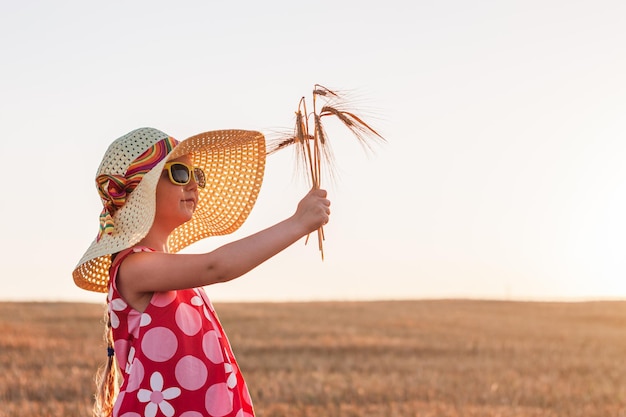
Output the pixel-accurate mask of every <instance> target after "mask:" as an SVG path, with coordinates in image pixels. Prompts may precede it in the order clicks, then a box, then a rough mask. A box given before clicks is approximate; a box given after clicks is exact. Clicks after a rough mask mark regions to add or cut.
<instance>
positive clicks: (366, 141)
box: [268, 84, 385, 260]
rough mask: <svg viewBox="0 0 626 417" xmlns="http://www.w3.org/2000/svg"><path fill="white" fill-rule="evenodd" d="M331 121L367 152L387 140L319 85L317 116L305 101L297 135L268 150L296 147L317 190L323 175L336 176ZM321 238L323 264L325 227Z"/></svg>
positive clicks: (319, 233) (315, 94) (298, 117)
mask: <svg viewBox="0 0 626 417" xmlns="http://www.w3.org/2000/svg"><path fill="white" fill-rule="evenodd" d="M318 100H323V101H324V103H323V105H322V106H321V108H320V110H319V111H318V110H317V108H318V103H317V101H318ZM311 117H312V118H313V129H312V133H311V129H310V127H309V119H310V118H311ZM327 117H335V118H336V119H338V120H339V121H340V122H341V123H342V124H343V125H344V126H345V127H347V128H348V130H350V132H352V134H353V135H354V136H355V137H356V138H357V139H358V141H359V143H360V144H361V145H362V146H364V147H365V148H366V149H369V150H371V149H372V147H371V143H370V142H371V141H372V140H382V141H385V138H383V136H381V135H380V134H379V133H378V132H377V131H376V130H374V129H373V128H372V127H371V126H370V125H368V124H367V123H366V122H365V121H364V120H363V118H362V117H360V116H358V115H357V114H356V113H355V112H354V111H353V110H351V108H350V105H349V103H348V102H347V101H346V100H345V98H344V97H343V96H342V95H341V94H339V93H337V92H335V91H332V90H330V89H328V88H326V87H324V86H322V85H319V84H315V86H314V89H313V112H312V113H311V114H309V113H308V112H307V106H306V99H305V97H302V98H301V99H300V102H299V103H298V109H297V111H296V123H295V128H294V130H293V133H292V134H290V135H287V136H285V137H281V138H279V140H277V141H274V142H273V143H270V144H269V146H268V154H272V153H274V152H277V151H279V150H281V149H284V148H287V147H291V146H295V147H296V154H297V160H298V162H299V163H300V164H302V166H305V167H306V170H307V171H308V173H309V177H308V179H309V181H310V183H311V186H312V187H313V188H314V189H318V188H320V186H321V182H322V171H325V172H328V173H329V174H330V175H331V176H333V175H334V173H335V169H334V165H335V159H334V156H333V153H332V150H331V147H330V141H329V138H328V135H327V133H326V130H325V129H324V125H323V123H322V119H324V118H327ZM317 237H318V248H319V251H320V253H321V256H322V260H323V259H324V247H323V241H324V228H323V227H320V228H319V229H318V231H317ZM308 238H309V237H308V236H307V239H306V242H308Z"/></svg>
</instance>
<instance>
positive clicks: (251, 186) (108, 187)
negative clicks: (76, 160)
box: [72, 128, 265, 292]
mask: <svg viewBox="0 0 626 417" xmlns="http://www.w3.org/2000/svg"><path fill="white" fill-rule="evenodd" d="M188 154H189V155H190V156H191V160H192V165H193V166H198V167H200V168H202V169H203V170H204V172H205V174H206V186H205V187H204V188H198V204H197V206H196V210H195V212H194V214H193V217H192V219H191V220H189V221H188V222H186V223H184V224H182V225H181V226H179V227H178V228H177V229H175V230H174V231H173V232H172V234H171V235H170V237H169V240H168V248H169V250H170V252H172V253H175V252H178V251H180V250H181V249H183V248H185V247H187V246H189V245H191V244H192V243H194V242H196V241H198V240H200V239H203V238H205V237H208V236H217V235H225V234H228V233H232V232H234V231H235V230H237V229H238V228H239V227H240V226H241V225H242V224H243V222H244V221H245V220H246V218H247V217H248V215H249V214H250V211H251V210H252V207H253V206H254V203H255V202H256V199H257V196H258V194H259V190H260V188H261V183H262V182H263V173H264V169H265V138H264V137H263V134H261V133H259V132H254V131H247V130H217V131H211V132H205V133H200V134H198V135H195V136H192V137H190V138H188V139H186V140H184V141H182V142H180V143H179V142H178V141H176V140H175V139H173V138H171V137H170V136H168V135H167V134H165V133H163V132H161V131H159V130H156V129H153V128H141V129H137V130H134V131H132V132H130V133H128V134H126V135H124V136H122V137H121V138H119V139H117V140H115V141H114V142H113V143H112V144H111V146H109V148H108V149H107V151H106V153H105V155H104V158H103V159H102V163H101V164H100V168H99V169H98V173H97V175H96V183H97V186H98V190H99V192H100V195H101V198H102V201H103V205H104V209H103V212H102V214H101V217H100V233H99V234H98V237H97V238H96V239H95V240H94V241H93V242H92V244H91V246H89V249H87V252H85V254H84V255H83V257H82V258H81V260H80V261H79V262H78V265H77V266H76V268H75V269H74V272H73V273H72V276H73V278H74V282H75V283H76V285H78V286H79V287H80V288H83V289H86V290H89V291H96V292H107V291H108V281H109V267H110V266H111V255H112V254H114V253H117V252H119V251H121V250H124V249H127V248H130V247H132V246H134V245H136V244H137V243H138V242H139V241H141V240H142V239H143V238H144V237H145V236H146V234H147V233H148V231H149V230H150V228H151V227H152V223H153V221H154V216H155V210H156V187H157V183H158V181H159V178H160V177H161V173H162V171H163V167H164V165H165V163H166V162H167V161H168V160H172V159H176V158H179V157H181V156H183V155H188ZM131 171H132V172H131Z"/></svg>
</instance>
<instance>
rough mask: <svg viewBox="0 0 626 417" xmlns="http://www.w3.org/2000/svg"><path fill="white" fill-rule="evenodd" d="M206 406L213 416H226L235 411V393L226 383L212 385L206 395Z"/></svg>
mask: <svg viewBox="0 0 626 417" xmlns="http://www.w3.org/2000/svg"><path fill="white" fill-rule="evenodd" d="M204 407H205V408H206V410H207V411H208V412H209V414H210V415H212V416H215V417H222V416H225V415H226V414H228V413H230V412H231V411H233V393H232V392H231V390H229V389H228V387H227V386H226V384H222V383H220V384H215V385H211V386H210V387H209V389H208V390H207V392H206V396H205V397H204Z"/></svg>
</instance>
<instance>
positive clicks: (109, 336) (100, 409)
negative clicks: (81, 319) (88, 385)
mask: <svg viewBox="0 0 626 417" xmlns="http://www.w3.org/2000/svg"><path fill="white" fill-rule="evenodd" d="M104 320H105V329H104V340H105V341H106V343H107V352H108V358H107V362H106V364H104V365H103V366H102V367H101V368H100V369H99V370H98V373H97V374H96V387H97V391H96V395H95V403H94V406H93V415H94V417H110V416H111V415H112V413H113V403H114V402H115V398H116V397H117V394H118V393H119V379H118V373H119V372H118V369H117V363H116V361H115V356H114V355H113V329H112V328H111V317H110V315H109V312H108V309H105V317H104Z"/></svg>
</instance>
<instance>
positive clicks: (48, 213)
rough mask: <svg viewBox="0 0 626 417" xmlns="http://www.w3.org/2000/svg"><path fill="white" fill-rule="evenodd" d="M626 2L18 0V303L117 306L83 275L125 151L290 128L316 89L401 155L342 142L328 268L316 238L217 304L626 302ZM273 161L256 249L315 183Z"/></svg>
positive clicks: (6, 277) (1, 118)
mask: <svg viewBox="0 0 626 417" xmlns="http://www.w3.org/2000/svg"><path fill="white" fill-rule="evenodd" d="M624 16H626V3H624V2H621V1H602V0H600V1H597V0H594V1H591V0H584V1H576V0H574V1H565V0H548V1H545V0H542V1H535V0H531V1H528V0H526V1H505V2H498V1H486V0H478V1H473V2H464V1H459V0H453V1H438V2H424V1H412V2H411V1H405V0H390V1H384V2H363V1H352V0H349V1H337V0H334V1H327V0H321V1H317V2H293V1H290V2H286V1H278V0H275V1H273V0H270V1H265V2H254V1H250V2H219V3H215V2H208V1H186V2H178V3H173V2H166V1H144V0H138V1H132V2H122V1H109V2H99V3H93V2H84V1H69V0H60V1H55V2H48V1H29V2H14V1H7V0H0V46H1V50H2V55H3V58H2V65H0V74H1V77H0V92H1V93H0V94H1V97H2V100H0V127H1V133H2V137H3V146H2V151H1V152H2V156H3V158H2V159H3V164H4V168H3V170H2V172H4V173H5V174H6V176H5V178H4V182H3V187H4V192H3V193H2V194H1V196H0V198H1V204H0V215H1V218H2V219H3V227H2V233H1V234H0V253H2V255H1V256H2V261H1V262H0V276H1V277H2V284H1V287H0V299H2V300H64V301H89V302H102V301H104V296H103V295H101V294H94V293H88V292H86V291H84V290H80V289H78V288H77V287H75V286H74V284H73V281H72V278H71V272H72V270H73V268H74V267H75V266H76V263H77V262H78V260H79V259H80V258H81V256H82V254H83V252H84V251H85V250H86V249H87V247H88V245H89V244H90V242H91V241H92V240H93V238H94V237H95V235H96V233H97V228H98V214H99V212H100V209H101V205H100V201H99V198H98V195H97V193H96V189H95V185H94V178H95V172H96V169H97V167H98V165H99V163H100V160H101V158H102V156H103V154H104V152H105V150H106V148H107V147H108V145H109V144H110V143H111V142H112V141H113V140H115V139H116V138H118V137H120V136H122V135H124V134H125V133H127V132H129V131H131V130H133V129H135V128H138V127H143V126H151V127H155V128H157V129H160V130H163V131H165V132H167V133H168V134H170V135H172V136H174V137H176V138H177V139H179V140H182V139H185V138H186V137H188V136H191V135H193V134H196V133H199V132H202V131H206V130H216V129H229V128H241V129H252V130H260V131H262V132H264V133H266V134H268V136H271V133H272V132H275V131H276V130H279V129H284V128H290V127H291V126H292V123H293V121H294V111H295V110H296V108H297V104H298V101H299V99H300V97H302V96H306V97H310V92H311V90H312V89H313V85H314V84H315V83H319V84H323V85H325V86H326V87H328V88H331V89H336V90H341V91H343V92H345V94H347V96H348V97H349V99H351V100H352V103H353V107H354V108H356V109H358V110H361V113H362V114H363V115H364V117H365V119H366V120H367V121H369V122H370V123H371V124H372V125H373V126H374V127H376V128H377V129H379V130H380V132H381V133H382V134H383V135H384V136H385V138H386V139H387V143H386V144H383V145H377V146H374V149H373V150H372V151H371V152H369V153H368V152H364V151H363V149H362V148H361V147H360V146H359V145H358V143H357V142H356V141H355V140H354V139H353V137H352V136H350V133H349V132H348V131H346V130H345V129H343V128H342V127H341V126H339V125H333V124H329V125H328V126H327V128H328V132H329V136H330V140H331V142H332V146H333V150H334V153H335V157H336V161H337V168H338V176H337V179H336V181H335V182H331V181H327V182H325V183H323V186H325V187H326V188H327V189H328V190H329V195H330V198H331V200H332V210H333V214H332V217H331V222H330V223H329V224H328V225H327V227H326V229H325V230H326V242H325V254H326V259H325V260H324V261H323V262H322V261H321V260H320V256H319V253H318V251H317V249H316V247H315V245H314V244H311V243H310V244H308V245H306V246H305V245H304V242H303V241H302V242H298V243H296V244H295V245H294V246H292V247H291V248H289V249H288V250H286V251H285V252H283V253H281V254H279V255H277V256H276V257H275V258H273V259H271V260H270V261H268V262H267V263H266V264H264V265H262V266H260V267H259V268H257V269H255V270H253V271H252V272H250V273H249V274H247V275H246V276H244V277H242V278H240V279H238V280H236V281H234V282H230V283H225V284H218V285H215V286H212V287H210V288H208V292H209V295H210V296H211V297H212V298H213V299H214V300H216V301H231V300H258V301H271V300H362V299H394V298H496V299H520V300H528V299H530V300H547V299H550V300H553V299H556V300H583V299H605V298H625V297H626V257H625V256H624V255H625V253H626V163H625V162H624V159H625V157H626V76H625V74H626V53H625V50H626V25H625V24H624ZM294 167H295V162H294V158H293V154H292V153H291V152H289V151H284V152H283V153H279V154H276V155H273V156H270V157H268V160H267V170H266V175H265V180H264V184H263V188H262V191H261V195H260V197H259V200H258V202H257V205H256V207H255V209H254V210H253V212H252V215H251V216H250V218H249V221H248V222H247V223H246V224H245V225H244V226H243V227H242V228H241V229H240V230H239V231H238V232H236V233H235V234H234V235H231V236H226V237H220V238H210V239H207V240H206V241H203V242H200V243H197V244H195V245H193V246H191V247H190V248H188V249H187V251H188V252H201V251H209V250H212V249H213V248H215V247H217V246H219V245H221V244H223V243H226V242H228V241H231V240H233V239H236V238H240V237H243V236H246V235H247V234H250V233H253V232H255V231H258V230H260V229H262V228H264V227H267V226H270V225H271V224H273V223H275V222H278V221H280V220H282V219H283V218H285V217H287V216H289V215H291V214H292V213H293V211H294V210H295V206H296V204H297V202H298V200H299V199H300V198H301V197H302V196H303V195H304V194H305V193H306V191H307V184H306V182H305V181H304V180H303V179H302V177H298V176H295V175H294V172H295V170H294Z"/></svg>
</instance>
